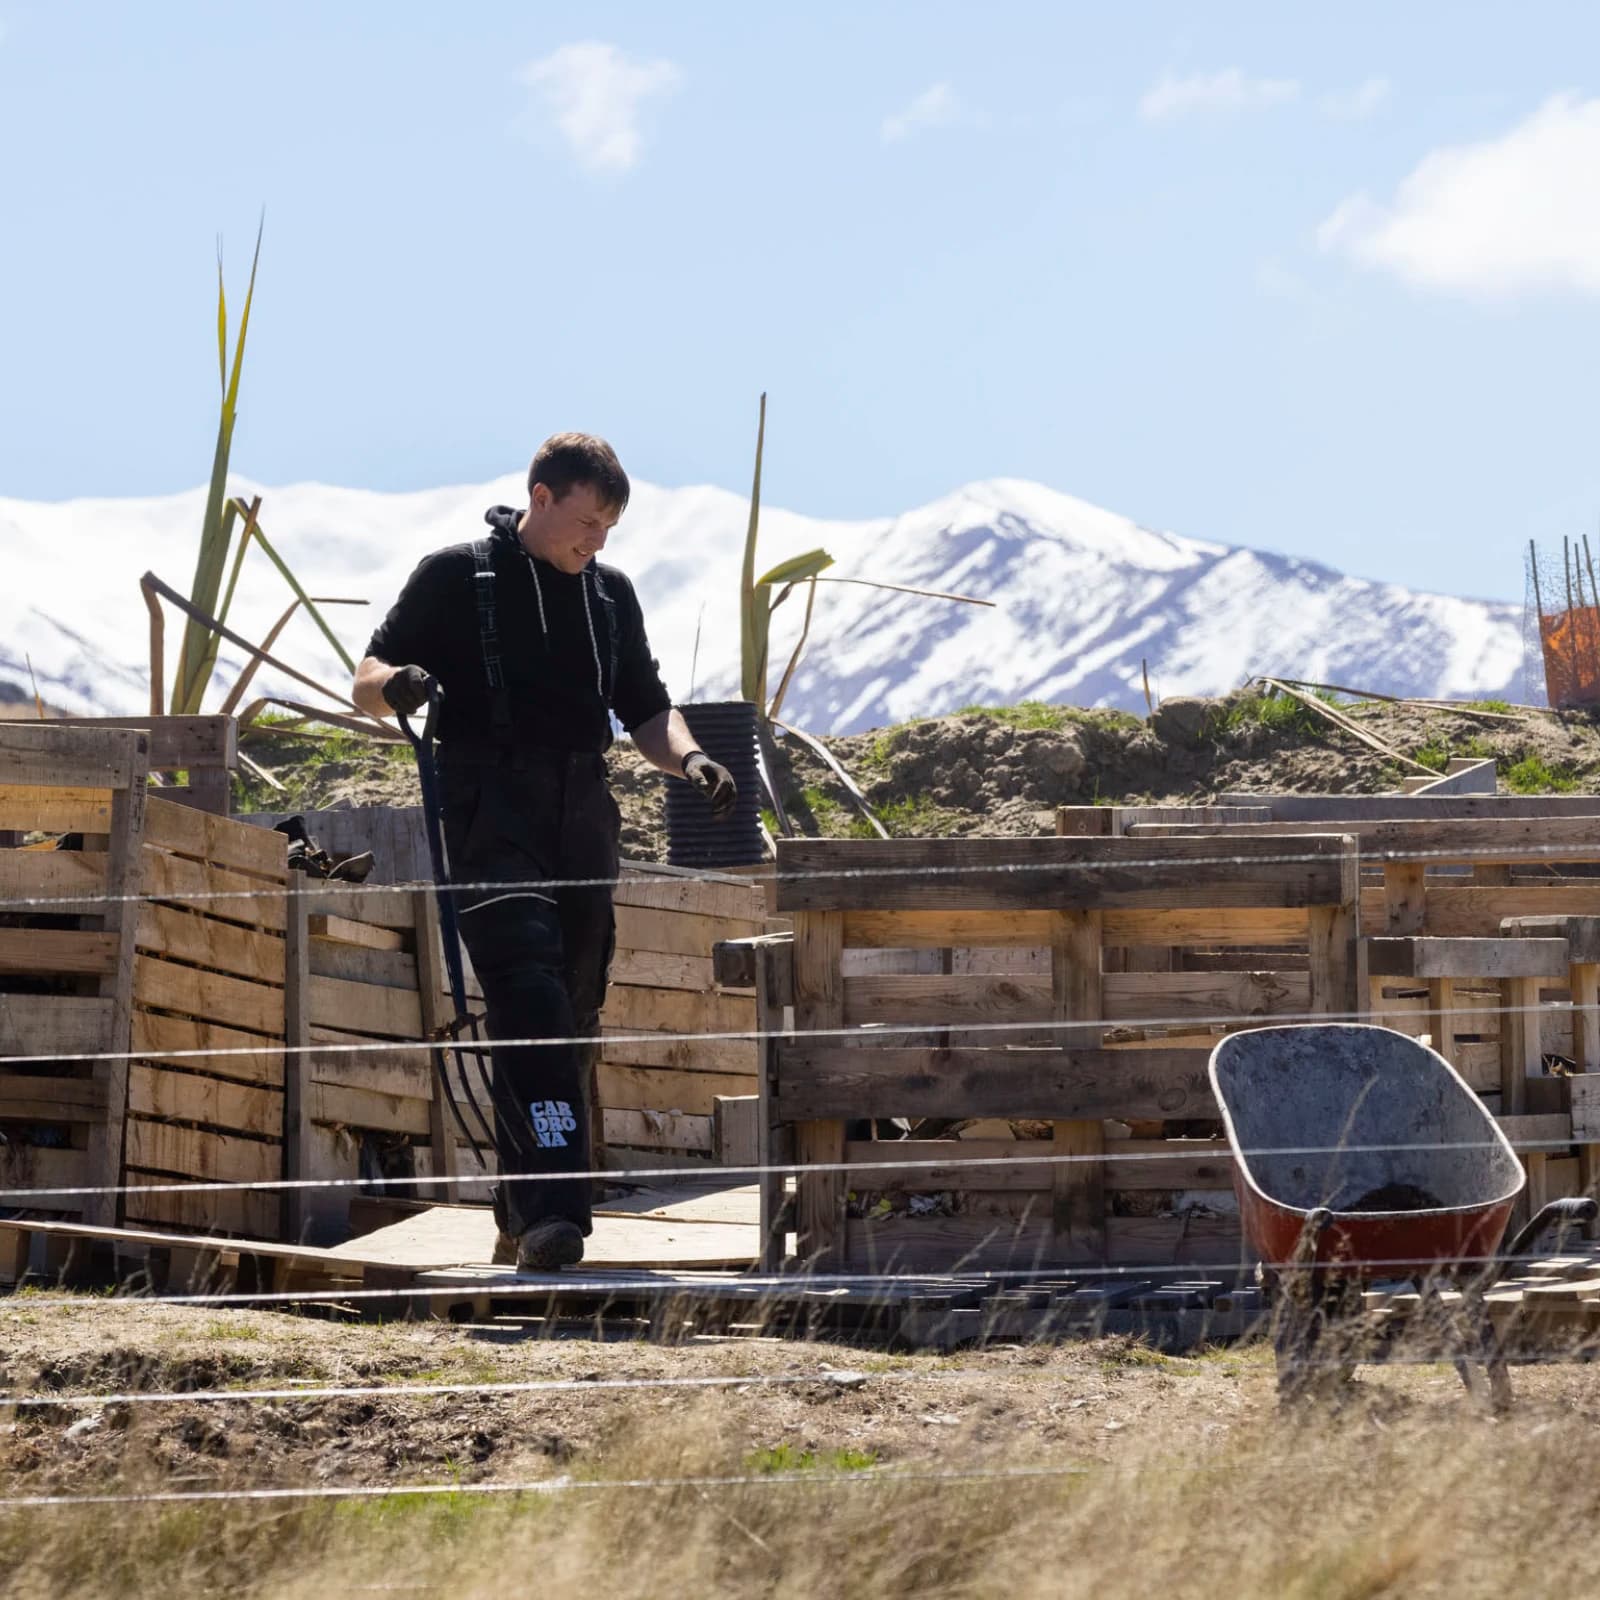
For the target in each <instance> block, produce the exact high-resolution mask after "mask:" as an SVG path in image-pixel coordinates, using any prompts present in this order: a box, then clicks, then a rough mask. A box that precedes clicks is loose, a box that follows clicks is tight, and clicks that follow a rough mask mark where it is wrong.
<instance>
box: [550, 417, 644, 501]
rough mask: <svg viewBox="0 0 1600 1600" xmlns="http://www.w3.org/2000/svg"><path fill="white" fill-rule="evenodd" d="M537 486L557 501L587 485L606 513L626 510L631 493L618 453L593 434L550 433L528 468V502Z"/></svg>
mask: <svg viewBox="0 0 1600 1600" xmlns="http://www.w3.org/2000/svg"><path fill="white" fill-rule="evenodd" d="M536 483H542V484H543V485H544V486H545V487H546V488H547V489H548V490H549V491H550V493H551V494H553V495H554V496H555V498H556V499H557V500H564V499H566V497H567V491H568V490H569V489H575V488H576V487H577V486H578V485H579V484H580V483H586V484H588V485H589V486H590V487H591V488H592V489H593V490H594V492H595V494H596V495H598V496H599V499H600V503H601V505H602V506H604V507H605V509H606V510H607V511H616V512H619V513H620V512H622V511H623V510H625V509H626V507H627V504H628V495H629V493H630V492H631V486H630V485H629V483H628V474H627V473H626V472H624V471H623V470H622V463H621V462H620V461H618V460H617V452H616V451H615V450H613V449H612V448H611V446H610V445H608V444H607V443H606V442H605V440H604V439H601V438H597V437H596V436H595V435H594V434H592V433H553V434H551V435H550V437H549V438H548V439H546V440H545V442H544V443H543V444H542V445H540V446H539V449H538V451H537V453H536V454H535V455H534V458H533V465H532V466H530V467H529V468H528V498H529V499H530V500H531V499H532V498H533V486H534V485H535V484H536Z"/></svg>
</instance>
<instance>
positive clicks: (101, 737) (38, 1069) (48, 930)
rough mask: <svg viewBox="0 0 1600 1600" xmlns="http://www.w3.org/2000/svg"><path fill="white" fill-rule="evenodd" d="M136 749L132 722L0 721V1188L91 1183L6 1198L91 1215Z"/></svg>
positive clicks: (143, 782)
mask: <svg viewBox="0 0 1600 1600" xmlns="http://www.w3.org/2000/svg"><path fill="white" fill-rule="evenodd" d="M149 755H150V750H149V739H148V736H146V735H144V734H142V733H139V732H137V731H134V730H128V729H115V730H113V729H95V730H92V731H91V730H67V729H63V728H59V727H55V726H53V725H51V724H49V723H9V724H6V725H4V726H3V727H0V1055H3V1056H10V1057H14V1058H17V1059H14V1060H12V1061H9V1062H6V1063H5V1064H3V1065H0V1134H3V1135H4V1139H5V1143H4V1145H3V1146H0V1185H3V1186H4V1187H5V1188H8V1189H19V1190H30V1189H41V1188H46V1187H48V1186H50V1185H60V1186H62V1187H63V1188H69V1189H70V1188H80V1187H99V1188H101V1189H102V1190H103V1191H104V1192H101V1193H98V1194H81V1195H80V1194H67V1193H63V1194H58V1195H40V1196H38V1197H37V1198H36V1199H32V1200H30V1199H29V1198H28V1197H27V1196H23V1195H18V1196H13V1197H11V1198H9V1199H8V1200H7V1201H6V1203H7V1204H9V1205H19V1206H26V1207H28V1208H29V1209H39V1210H44V1211H49V1212H53V1213H56V1214H59V1215H65V1216H75V1217H79V1218H81V1219H82V1220H84V1221H87V1222H92V1223H97V1224H115V1223H116V1222H117V1221H118V1220H120V1217H121V1206H120V1204H119V1199H118V1196H117V1195H116V1194H115V1193H113V1192H110V1191H112V1190H113V1189H114V1188H115V1186H116V1185H117V1184H118V1182H119V1179H120V1176H121V1158H122V1128H123V1115H124V1108H125V1105H126V1099H127V1091H128V1065H127V1061H126V1059H124V1058H123V1057H122V1056H120V1055H118V1052H125V1051H126V1050H127V1048H128V1036H129V1024H130V1019H131V1015H132V1008H133V995H134V974H135V963H136V957H135V948H134V934H135V929H136V926H137V917H136V914H135V908H134V906H133V905H132V904H131V903H130V902H129V901H128V899H127V898H126V897H127V896H130V895H133V894H136V893H137V892H138V881H139V867H140V861H139V853H140V843H139V841H140V838H141V836H142V833H143V828H144V810H145V796H146V787H147V783H148V773H149ZM41 835H42V836H44V837H42V838H41V837H39V836H41ZM57 839H60V841H61V842H62V843H65V844H69V845H71V846H72V848H66V849H61V848H56V847H55V841H56V840H57ZM79 894H81V895H84V896H86V897H87V898H86V899H85V900H83V901H81V902H75V901H74V900H73V899H72V896H74V895H79ZM19 902H35V903H32V904H27V903H19ZM102 1053H109V1058H105V1059H95V1058H96V1057H97V1056H101V1055H102Z"/></svg>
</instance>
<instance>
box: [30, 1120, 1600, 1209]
mask: <svg viewBox="0 0 1600 1600" xmlns="http://www.w3.org/2000/svg"><path fill="white" fill-rule="evenodd" d="M879 1142H881V1143H882V1145H883V1147H884V1149H885V1150H893V1149H894V1148H895V1146H896V1144H897V1143H899V1142H900V1141H897V1140H893V1139H886V1140H882V1141H879ZM910 1142H915V1143H923V1142H927V1143H947V1144H948V1145H949V1147H950V1154H949V1155H938V1156H923V1157H915V1158H913V1159H911V1160H897V1159H895V1158H894V1157H893V1156H892V1155H890V1156H885V1158H884V1159H883V1160H881V1161H874V1160H872V1159H870V1158H869V1159H865V1160H860V1161H812V1162H796V1161H779V1162H764V1163H752V1164H750V1165H740V1166H732V1165H730V1166H712V1165H711V1164H710V1163H707V1165H706V1171H705V1173H704V1174H703V1175H702V1174H695V1175H694V1176H704V1177H706V1178H715V1179H719V1180H720V1179H724V1178H737V1177H743V1178H758V1177H772V1176H778V1175H780V1174H781V1175H784V1176H791V1177H798V1176H801V1175H803V1174H806V1173H846V1174H851V1175H854V1174H859V1173H863V1172H870V1173H885V1174H889V1175H891V1176H892V1175H894V1174H896V1173H901V1172H916V1171H919V1170H927V1169H937V1170H940V1171H943V1170H945V1169H948V1168H951V1167H960V1168H961V1170H962V1171H963V1172H968V1171H977V1172H982V1171H983V1170H984V1169H985V1168H989V1167H1005V1168H1012V1167H1019V1166H1020V1167H1059V1166H1072V1165H1087V1166H1101V1165H1104V1164H1105V1162H1107V1161H1117V1162H1119V1163H1120V1162H1162V1161H1195V1160H1204V1159H1207V1158H1212V1159H1215V1160H1217V1161H1219V1162H1231V1161H1232V1160H1233V1159H1234V1153H1233V1151H1232V1150H1231V1149H1230V1150H1220V1149H1215V1148H1212V1147H1213V1146H1214V1145H1216V1144H1217V1142H1218V1141H1216V1140H1213V1139H1193V1140H1189V1139H1183V1138H1178V1139H1167V1140H1164V1141H1161V1142H1163V1143H1165V1144H1167V1145H1172V1146H1177V1148H1174V1149H1165V1150H1127V1151H1119V1150H1118V1148H1117V1146H1118V1144H1119V1143H1121V1142H1122V1141H1120V1140H1112V1141H1110V1142H1109V1143H1108V1144H1107V1145H1106V1148H1105V1150H1104V1152H1103V1153H1100V1154H1083V1153H1075V1152H1070V1151H1059V1152H1058V1151H1050V1152H1048V1153H1045V1154H1040V1155H1002V1156H963V1155H962V1154H961V1142H960V1140H958V1139H951V1140H939V1141H933V1140H929V1141H910ZM1033 1142H1035V1141H1032V1140H1026V1139H1022V1140H1018V1141H1017V1143H1019V1144H1029V1143H1033ZM1037 1142H1038V1143H1041V1144H1042V1143H1043V1142H1044V1141H1043V1140H1039V1141H1037ZM1128 1142H1130V1143H1132V1142H1134V1141H1131V1140H1130V1141H1128ZM1575 1142H1577V1143H1581V1142H1582V1141H1581V1140H1579V1141H1575V1140H1574V1139H1572V1138H1548V1139H1535V1138H1527V1137H1523V1136H1520V1135H1519V1136H1518V1137H1516V1138H1511V1137H1509V1136H1507V1137H1506V1138H1505V1143H1506V1144H1508V1145H1509V1146H1510V1147H1511V1148H1512V1149H1513V1150H1526V1151H1533V1152H1540V1151H1543V1152H1548V1151H1551V1150H1566V1149H1570V1148H1571V1147H1572V1145H1573V1144H1574V1143H1575ZM1185 1144H1188V1145H1190V1146H1191V1148H1189V1149H1185V1148H1183V1146H1184V1145H1185ZM1199 1144H1204V1145H1206V1146H1207V1148H1206V1149H1204V1150H1197V1149H1194V1148H1192V1146H1193V1145H1199ZM1500 1148H1501V1143H1500V1141H1499V1140H1495V1139H1461V1140H1451V1141H1447V1142H1444V1143H1433V1142H1428V1141H1409V1140H1394V1141H1383V1142H1381V1143H1358V1142H1350V1141H1346V1142H1344V1143H1340V1144H1292V1145H1254V1146H1246V1147H1242V1148H1241V1149H1240V1150H1239V1151H1238V1155H1240V1156H1245V1157H1250V1158H1256V1157H1266V1156H1321V1155H1332V1156H1347V1155H1376V1154H1382V1153H1386V1152H1402V1153H1405V1152H1426V1153H1430V1154H1431V1153H1435V1152H1441V1151H1444V1152H1464V1151H1470V1150H1498V1149H1500ZM683 1176H684V1169H683V1168H682V1167H621V1168H618V1167H596V1168H592V1169H591V1170H589V1171H586V1172H506V1173H493V1172H473V1173H448V1174H442V1175H439V1176H436V1177H435V1176H427V1175H425V1176H421V1177H417V1176H414V1175H406V1176H398V1177H370V1178H361V1177H357V1178H248V1179H246V1178H232V1179H230V1178H196V1179H193V1180H190V1181H182V1180H173V1181H171V1182H163V1183H159V1184H142V1183H116V1184H73V1185H48V1186H42V1187H35V1188H7V1189H0V1206H4V1205H15V1204H18V1203H20V1202H22V1201H25V1200H36V1199H38V1198H39V1197H41V1196H44V1195H50V1196H54V1197H55V1198H57V1199H60V1198H63V1197H79V1196H88V1195H111V1194H114V1195H130V1194H227V1193H233V1192H236V1191H251V1192H258V1193H278V1192H281V1191H285V1190H288V1191H302V1190H308V1189H359V1190H362V1191H363V1192H365V1191H369V1190H372V1189H411V1188H423V1187H430V1188H431V1187H433V1186H435V1185H439V1186H444V1187H456V1188H473V1187H493V1186H495V1185H497V1184H502V1183H505V1184H513V1183H567V1182H572V1181H582V1180H584V1179H589V1180H593V1181H605V1182H609V1183H624V1184H626V1183H637V1182H639V1181H640V1180H642V1179H669V1178H670V1179H680V1180H681V1179H682V1178H683ZM730 1187H732V1186H731V1185H730ZM1041 1187H1042V1186H1041ZM3 1220H4V1219H0V1221H3Z"/></svg>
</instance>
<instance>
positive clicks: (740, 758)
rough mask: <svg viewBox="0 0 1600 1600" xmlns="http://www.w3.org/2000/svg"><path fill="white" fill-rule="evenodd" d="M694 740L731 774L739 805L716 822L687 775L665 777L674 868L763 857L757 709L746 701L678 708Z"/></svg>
mask: <svg viewBox="0 0 1600 1600" xmlns="http://www.w3.org/2000/svg"><path fill="white" fill-rule="evenodd" d="M678 709H679V710H680V711H681V712H682V713H683V715H684V720H685V721H686V722H687V723H688V724H689V731H690V732H691V733H692V734H693V735H694V738H695V743H696V744H698V745H699V746H700V748H701V749H702V750H704V751H705V753H706V754H707V755H708V756H710V757H711V759H712V760H713V761H716V762H719V763H720V764H721V765H722V766H725V767H726V768H727V769H728V771H729V772H731V773H732V774H733V781H734V782H735V783H736V784H737V785H738V786H739V803H738V804H737V805H736V806H735V807H734V810H733V815H732V816H731V817H729V818H728V819H727V820H726V821H725V822H714V821H712V818H711V807H710V806H709V805H708V804H707V803H706V797H705V794H704V793H703V792H702V791H701V790H700V789H698V788H696V787H695V785H694V784H692V783H689V782H687V781H686V780H684V779H683V778H668V779H667V861H668V862H669V863H670V864H671V865H672V866H674V867H747V866H752V865H754V864H756V863H757V862H760V861H761V860H763V859H764V856H765V852H764V850H763V848H762V843H761V779H760V776H759V769H758V768H757V766H756V708H755V707H754V706H753V705H751V703H750V702H749V701H748V700H717V701H710V702H708V703H707V704H705V705H698V706H679V708H678Z"/></svg>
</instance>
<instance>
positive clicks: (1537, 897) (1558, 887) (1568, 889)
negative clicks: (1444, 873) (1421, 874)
mask: <svg viewBox="0 0 1600 1600" xmlns="http://www.w3.org/2000/svg"><path fill="white" fill-rule="evenodd" d="M1558 915H1566V916H1595V915H1600V878H1597V879H1594V880H1593V881H1589V882H1584V883H1571V882H1567V883H1557V882H1554V881H1552V882H1550V883H1548V884H1545V883H1522V884H1512V885H1510V886H1509V887H1485V886H1480V885H1472V886H1470V887H1469V886H1467V885H1465V884H1462V886H1461V887H1459V888H1458V887H1454V886H1452V885H1451V883H1450V882H1449V881H1448V880H1440V879H1434V880H1432V881H1431V882H1430V883H1429V885H1428V890H1427V902H1426V912H1425V916H1426V921H1425V925H1424V927H1423V928H1422V929H1417V930H1413V931H1416V932H1426V933H1427V934H1429V935H1434V936H1439V937H1443V938H1493V937H1496V936H1497V935H1499V933H1500V931H1501V923H1502V922H1504V921H1505V920H1506V919H1507V918H1510V917H1528V916H1558ZM1361 917H1362V926H1363V927H1366V928H1371V929H1373V930H1376V931H1383V929H1384V917H1383V900H1382V891H1381V890H1380V891H1370V890H1365V889H1364V890H1363V891H1362V896H1361Z"/></svg>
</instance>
